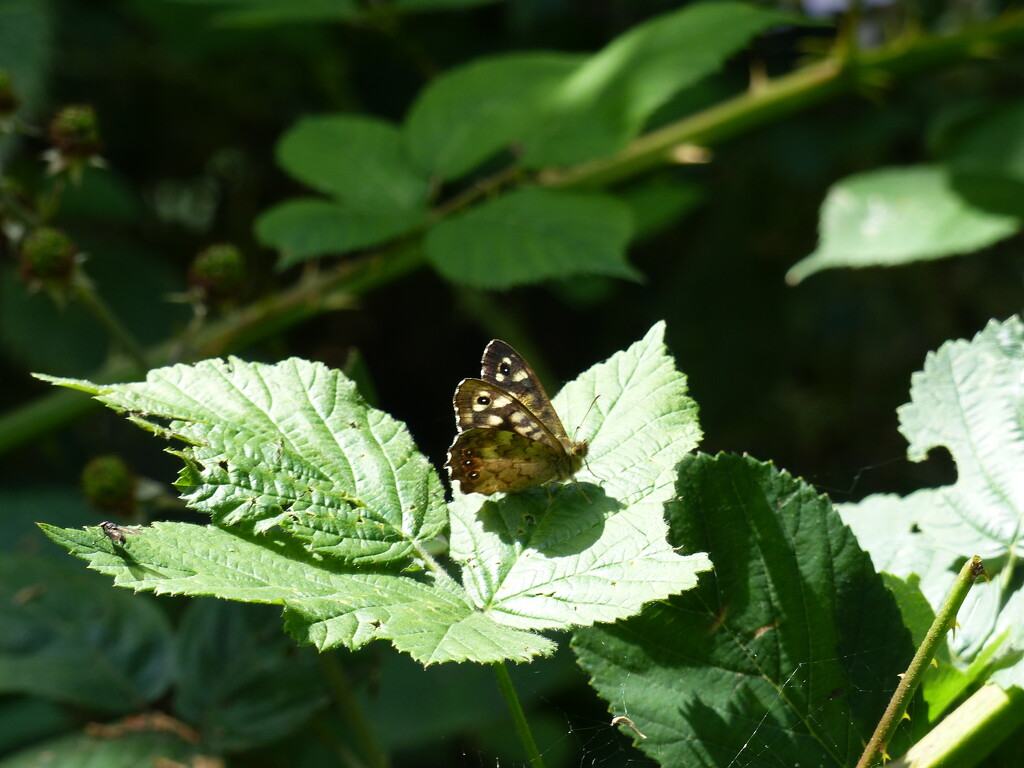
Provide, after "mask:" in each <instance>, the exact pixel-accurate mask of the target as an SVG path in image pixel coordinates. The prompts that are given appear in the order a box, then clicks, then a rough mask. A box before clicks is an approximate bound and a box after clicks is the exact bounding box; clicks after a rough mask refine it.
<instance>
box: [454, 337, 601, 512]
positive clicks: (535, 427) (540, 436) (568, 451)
mask: <svg viewBox="0 0 1024 768" xmlns="http://www.w3.org/2000/svg"><path fill="white" fill-rule="evenodd" d="M453 402H454V405H455V425H456V427H457V429H458V434H457V435H456V436H455V441H454V442H453V443H452V446H451V448H449V449H448V460H447V462H446V463H445V466H446V467H447V468H448V475H449V477H450V478H451V479H452V482H453V483H454V482H455V481H458V483H459V488H460V489H461V491H462V492H463V493H482V494H484V495H487V496H489V495H491V494H493V493H500V492H504V493H518V492H520V491H524V490H526V489H527V488H532V487H533V486H536V485H543V484H544V483H547V482H550V481H552V480H568V479H569V478H570V477H572V476H573V475H574V474H576V472H578V471H579V469H580V467H581V466H583V458H584V457H585V456H586V455H587V441H586V440H581V441H579V442H575V441H573V440H570V439H569V436H568V435H567V434H566V433H565V427H563V426H562V422H561V420H559V418H558V414H557V413H555V409H554V408H553V407H552V406H551V400H549V399H548V396H547V393H546V392H545V391H544V387H543V386H541V383H540V380H539V379H538V378H537V374H535V373H534V372H533V369H532V368H530V366H529V364H528V363H527V362H526V360H524V359H523V356H522V355H520V354H519V353H518V352H516V351H515V350H514V349H512V347H511V346H509V345H508V344H506V343H505V342H504V341H501V340H499V339H494V340H493V341H491V343H490V344H488V345H487V347H486V349H484V355H483V359H482V360H481V361H480V378H479V379H463V380H462V381H460V382H459V385H458V386H457V387H456V388H455V397H454V399H453Z"/></svg>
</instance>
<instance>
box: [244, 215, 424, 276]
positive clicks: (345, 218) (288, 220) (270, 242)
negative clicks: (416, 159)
mask: <svg viewBox="0 0 1024 768" xmlns="http://www.w3.org/2000/svg"><path fill="white" fill-rule="evenodd" d="M423 217H424V210H419V209H415V210H409V211H396V210H393V209H387V208H381V209H379V210H377V211H354V210H352V209H351V208H346V207H345V206H343V205H338V204H337V203H334V202H331V201H330V200H322V199H319V198H299V199H295V200H288V201H287V202H284V203H281V204H280V205H277V206H274V207H273V208H271V209H270V210H268V211H265V212H264V213H262V214H261V215H260V217H259V219H257V221H256V237H257V238H259V241H260V242H261V243H262V244H263V245H265V246H267V247H269V248H275V249H277V250H278V251H280V252H281V257H280V258H279V260H278V263H277V266H278V268H279V269H284V268H286V267H290V266H293V265H295V264H298V263H299V262H302V261H305V260H306V259H311V258H313V257H316V256H330V255H337V254H343V253H349V252H350V251H357V250H360V249H362V248H369V247H370V246H373V245H379V244H381V243H385V242H387V241H388V240H391V239H393V238H395V237H398V236H399V235H403V234H405V233H406V232H408V231H409V230H411V229H413V228H414V227H416V226H417V225H418V224H419V223H420V222H421V221H422V219H423Z"/></svg>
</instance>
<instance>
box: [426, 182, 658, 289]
mask: <svg viewBox="0 0 1024 768" xmlns="http://www.w3.org/2000/svg"><path fill="white" fill-rule="evenodd" d="M631 229H632V224H631V220H630V215H629V209H628V208H627V207H626V206H625V205H623V204H622V203H621V202H619V201H618V200H616V199H615V198H613V197H610V196H608V195H600V194H592V193H581V192H553V191H549V190H541V189H523V190H519V191H517V192H511V193H509V194H507V195H505V196H504V197H500V198H497V199H495V200H491V201H488V202H486V203H484V204H482V205H480V206H478V207H476V208H474V209H472V210H470V211H468V212H466V213H464V214H461V215H458V216H454V217H452V218H450V219H447V220H445V221H442V222H441V223H439V224H438V225H437V226H435V227H434V228H433V229H431V230H430V232H429V233H428V234H427V238H426V244H425V247H426V251H427V256H428V258H429V259H430V261H431V263H432V264H433V265H434V267H435V268H436V269H437V270H438V271H439V272H440V273H441V274H442V275H444V276H445V277H446V278H448V279H449V280H451V281H452V282H456V283H460V284H463V285H470V286H475V287H481V288H507V287H510V286H513V285H523V284H526V283H535V282H539V281H541V280H546V279H551V278H564V277H569V276H571V275H580V274H603V275H614V276H616V277H623V278H633V279H635V278H637V277H638V276H639V273H637V272H636V270H634V269H633V268H632V267H631V266H629V264H628V263H627V262H626V244H627V242H628V241H629V237H630V233H631Z"/></svg>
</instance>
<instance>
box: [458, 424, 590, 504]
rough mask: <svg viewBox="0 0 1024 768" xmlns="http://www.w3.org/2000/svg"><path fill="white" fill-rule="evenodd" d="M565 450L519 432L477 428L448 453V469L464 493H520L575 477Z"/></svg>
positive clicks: (467, 432)
mask: <svg viewBox="0 0 1024 768" xmlns="http://www.w3.org/2000/svg"><path fill="white" fill-rule="evenodd" d="M569 465H570V462H569V457H568V456H566V454H565V452H564V451H562V450H561V449H558V450H556V449H555V448H552V447H551V446H550V445H548V444H547V443H541V442H537V441H536V440H530V439H529V438H527V437H523V436H522V435H520V434H518V433H517V432H508V431H505V430H494V429H482V428H477V427H474V428H472V429H467V430H465V431H464V432H460V433H459V434H458V436H457V437H456V438H455V442H454V443H453V444H452V447H451V448H450V449H449V451H448V470H449V472H450V474H451V477H452V479H453V480H458V481H459V488H460V490H461V491H462V492H463V493H482V494H485V495H490V494H492V493H498V492H499V491H501V492H504V493H518V492H519V491H525V490H526V489H527V488H532V487H533V486H535V485H542V484H544V483H546V482H548V481H550V480H561V479H565V478H566V477H568V476H569V474H571V472H570V471H569Z"/></svg>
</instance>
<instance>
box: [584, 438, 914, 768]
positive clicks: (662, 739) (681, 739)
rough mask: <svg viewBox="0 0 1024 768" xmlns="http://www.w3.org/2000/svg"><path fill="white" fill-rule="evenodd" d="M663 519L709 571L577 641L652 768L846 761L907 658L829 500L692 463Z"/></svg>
mask: <svg viewBox="0 0 1024 768" xmlns="http://www.w3.org/2000/svg"><path fill="white" fill-rule="evenodd" d="M668 513H669V519H670V523H671V526H672V534H671V536H670V541H671V543H672V544H674V545H676V546H679V547H681V548H682V550H683V551H692V550H703V549H706V550H707V552H708V554H709V555H710V556H711V558H712V559H713V560H714V562H715V570H714V573H713V574H707V575H705V576H704V577H703V578H702V579H701V584H700V586H699V587H698V588H697V589H695V590H692V591H691V592H689V593H687V594H685V595H680V596H678V597H673V598H670V599H669V600H668V601H665V602H661V603H657V604H654V605H653V606H651V607H649V608H648V609H647V610H646V611H645V612H644V613H643V614H641V615H640V616H638V617H634V618H632V619H630V620H628V621H622V622H619V623H618V624H615V625H612V626H609V627H599V628H593V629H586V630H577V631H576V633H575V637H574V647H575V649H576V652H577V655H578V656H579V659H580V663H581V665H582V666H583V667H584V669H586V670H587V671H588V672H589V673H590V675H591V676H592V681H591V682H592V684H593V685H594V687H595V688H596V689H597V691H598V693H599V694H600V695H601V696H602V698H604V699H605V700H606V701H607V702H608V703H609V706H610V709H611V711H612V712H613V713H614V714H615V715H627V714H628V716H629V718H631V719H632V721H633V722H634V723H635V724H636V726H637V727H638V728H639V730H640V731H641V732H642V733H644V734H645V735H646V736H647V739H646V740H643V741H640V742H639V743H638V744H637V746H638V747H639V748H640V749H641V750H642V751H644V752H645V753H646V754H647V755H649V756H650V757H652V758H654V759H657V760H658V761H659V763H660V764H662V765H736V764H742V765H745V766H766V767H767V766H779V765H827V764H829V765H852V764H853V763H854V762H855V761H856V758H857V756H858V755H859V754H860V752H861V750H863V748H864V744H865V742H866V741H867V738H868V737H869V736H870V735H871V732H872V729H873V727H874V724H875V723H876V722H877V720H878V718H879V716H880V715H881V713H882V712H883V710H884V709H885V705H886V703H887V700H888V698H889V696H890V694H891V693H892V691H893V690H894V689H895V687H896V684H897V674H898V673H899V672H902V671H903V670H904V669H905V667H906V664H907V662H908V661H909V660H910V657H911V655H912V654H913V648H912V646H911V643H910V638H909V637H908V635H907V633H906V632H905V631H904V630H902V628H901V625H900V616H899V612H898V611H897V609H896V605H895V603H894V601H893V599H892V596H891V595H890V594H889V593H888V592H887V591H886V589H885V588H884V586H883V585H882V583H881V580H880V579H879V577H878V576H877V575H876V574H875V572H874V569H873V568H872V565H871V561H870V559H869V558H868V557H867V555H866V554H865V553H864V552H862V551H861V550H859V549H858V548H857V545H856V542H855V541H854V539H853V536H852V535H851V533H850V531H849V530H848V529H847V528H846V527H845V526H844V525H843V524H842V522H841V521H840V520H839V517H838V515H836V513H835V511H834V510H833V507H832V504H831V502H830V501H829V500H828V498H827V497H824V496H819V495H818V494H817V493H816V492H815V491H814V489H812V488H810V487H808V486H807V485H805V484H804V483H802V482H801V481H799V480H797V479H795V478H793V477H791V476H790V475H788V474H786V473H785V472H780V471H778V470H776V469H775V468H774V467H772V466H771V465H770V464H765V463H761V462H758V461H756V460H754V459H752V458H750V457H741V456H734V455H719V456H717V457H711V456H707V455H699V456H694V457H688V458H687V459H686V460H685V461H684V462H683V464H682V466H681V467H680V469H679V473H678V484H677V486H676V492H675V500H674V501H673V502H671V503H670V504H669V505H668ZM865 617H870V620H865ZM627 733H628V732H627ZM892 752H893V754H897V751H896V750H895V749H893V750H892Z"/></svg>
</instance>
